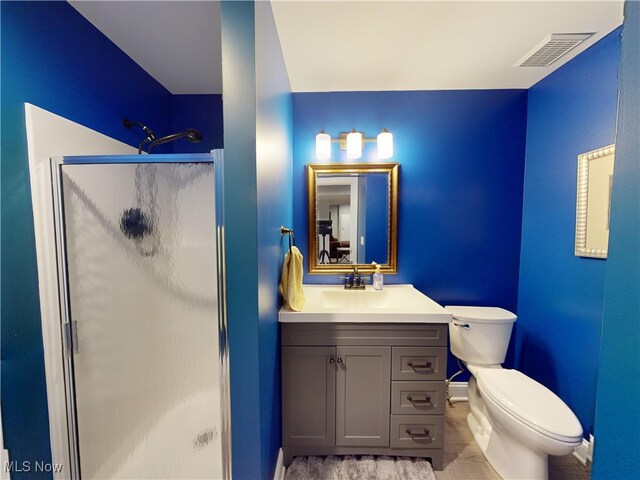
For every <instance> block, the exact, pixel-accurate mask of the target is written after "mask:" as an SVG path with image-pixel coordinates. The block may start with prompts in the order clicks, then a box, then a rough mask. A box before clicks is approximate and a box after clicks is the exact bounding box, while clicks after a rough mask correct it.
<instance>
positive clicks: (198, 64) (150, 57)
mask: <svg viewBox="0 0 640 480" xmlns="http://www.w3.org/2000/svg"><path fill="white" fill-rule="evenodd" d="M69 3H70V4H71V6H73V7H74V8H75V9H76V10H78V12H80V13H81V14H82V15H83V16H84V17H85V18H86V19H87V20H89V21H90V22H91V23H92V24H93V25H94V26H95V27H96V28H97V29H98V30H100V31H101V32H102V33H104V34H105V35H106V36H107V37H109V38H110V39H111V41H112V42H113V43H115V44H116V45H117V46H118V47H120V49H121V50H123V51H124V52H125V53H126V54H127V55H129V56H130V57H131V58H132V59H133V60H134V61H135V62H136V63H137V64H138V65H140V66H141V67H142V68H144V69H145V70H146V71H147V73H149V74H150V75H151V76H152V77H153V78H155V79H156V80H157V81H158V82H160V83H161V84H162V85H163V86H164V87H165V88H166V89H167V90H169V91H170V92H171V93H173V94H183V93H222V69H221V65H222V60H221V55H220V3H219V2H203V1H164V2H163V1H88V0H84V1H78V0H70V1H69Z"/></svg>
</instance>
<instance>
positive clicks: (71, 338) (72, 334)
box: [64, 320, 78, 356]
mask: <svg viewBox="0 0 640 480" xmlns="http://www.w3.org/2000/svg"><path fill="white" fill-rule="evenodd" d="M64 336H65V337H66V338H65V341H66V344H67V355H68V356H71V355H73V354H74V353H78V322H77V321H75V320H73V321H71V322H66V323H65V324H64Z"/></svg>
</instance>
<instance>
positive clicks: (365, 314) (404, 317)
mask: <svg viewBox="0 0 640 480" xmlns="http://www.w3.org/2000/svg"><path fill="white" fill-rule="evenodd" d="M302 287H303V289H304V295H305V305H304V308H303V309H302V311H301V312H294V311H293V310H291V309H289V308H288V307H282V308H281V309H280V312H279V314H278V319H279V321H280V322H285V323H286V322H288V323H300V322H342V323H449V322H451V314H450V313H449V312H447V311H446V310H445V309H444V308H443V307H442V306H441V305H439V304H438V303H436V302H434V301H433V300H431V299H430V298H429V297H427V296H426V295H424V294H423V293H421V292H420V291H418V290H416V289H415V288H414V287H413V285H385V286H384V288H383V289H382V290H373V288H372V287H371V286H370V285H367V288H366V289H365V290H346V289H345V288H344V287H343V286H342V285H303V286H302Z"/></svg>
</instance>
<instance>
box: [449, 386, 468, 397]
mask: <svg viewBox="0 0 640 480" xmlns="http://www.w3.org/2000/svg"><path fill="white" fill-rule="evenodd" d="M467 385H468V382H451V383H450V384H449V395H450V397H449V401H451V402H466V401H468V400H469V396H468V395H467Z"/></svg>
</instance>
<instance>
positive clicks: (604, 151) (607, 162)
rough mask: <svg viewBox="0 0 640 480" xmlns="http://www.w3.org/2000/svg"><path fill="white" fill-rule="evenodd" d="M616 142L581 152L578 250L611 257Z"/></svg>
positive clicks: (577, 212)
mask: <svg viewBox="0 0 640 480" xmlns="http://www.w3.org/2000/svg"><path fill="white" fill-rule="evenodd" d="M614 155H615V145H609V146H607V147H603V148H600V149H598V150H593V151H592V152H587V153H583V154H582V155H579V156H578V195H577V202H576V241H575V254H576V256H580V257H593V258H607V255H608V248H609V215H610V211H611V187H612V183H613V163H614Z"/></svg>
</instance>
